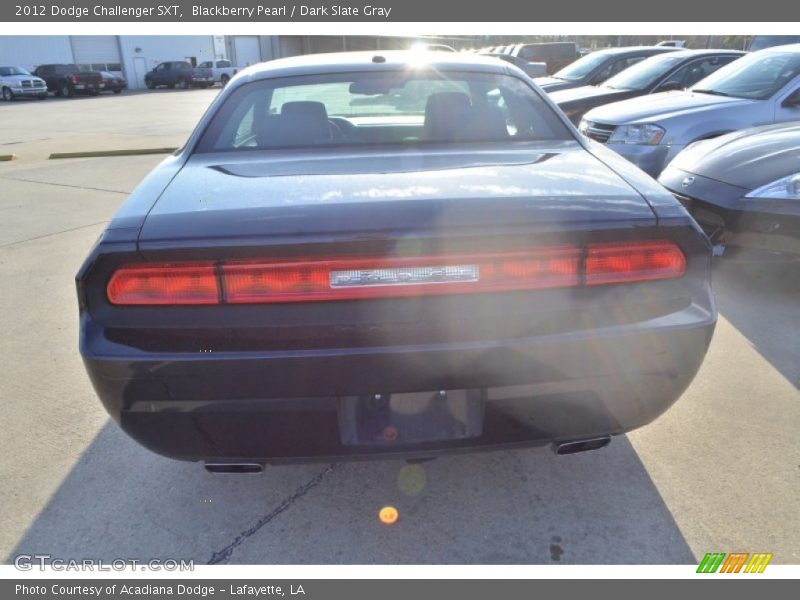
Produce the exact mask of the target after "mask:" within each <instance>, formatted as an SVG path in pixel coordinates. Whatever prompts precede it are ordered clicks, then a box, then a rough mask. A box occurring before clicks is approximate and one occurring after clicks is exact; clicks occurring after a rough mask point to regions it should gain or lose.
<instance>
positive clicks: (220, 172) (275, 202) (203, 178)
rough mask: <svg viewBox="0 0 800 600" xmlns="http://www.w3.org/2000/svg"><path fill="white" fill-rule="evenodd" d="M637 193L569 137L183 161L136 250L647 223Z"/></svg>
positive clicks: (647, 211)
mask: <svg viewBox="0 0 800 600" xmlns="http://www.w3.org/2000/svg"><path fill="white" fill-rule="evenodd" d="M654 224H655V216H654V213H653V211H652V210H651V208H650V206H649V205H648V203H647V202H646V200H645V199H644V198H643V197H642V196H641V194H639V193H638V192H637V191H636V190H634V189H633V188H632V187H631V186H630V185H629V184H628V183H627V182H626V181H624V180H623V179H622V178H621V177H619V176H618V175H617V174H616V173H615V172H614V171H613V170H611V169H610V168H609V167H607V166H606V165H604V164H603V163H602V162H600V161H599V160H598V159H597V158H595V157H594V156H592V155H591V154H589V153H588V152H587V151H586V150H585V149H584V148H583V147H582V146H581V145H580V144H578V143H577V142H555V143H547V144H542V143H537V144H525V145H521V146H519V147H517V148H515V149H502V150H497V149H486V148H484V149H480V148H473V149H470V150H469V151H456V150H452V149H430V150H425V151H420V150H418V149H415V150H404V151H398V150H391V151H376V150H374V149H373V150H370V151H368V152H367V151H363V150H360V151H352V150H344V149H339V150H337V151H335V152H331V151H326V152H324V153H320V152H318V151H313V152H311V151H308V152H300V151H296V152H291V153H288V152H286V151H281V152H280V153H275V152H237V153H230V154H227V153H218V154H205V155H203V154H198V155H194V156H192V157H191V158H190V159H189V161H188V162H187V164H186V165H185V166H184V167H183V168H182V170H181V171H180V172H179V173H178V175H177V176H176V177H175V178H174V179H173V180H172V182H171V183H170V184H169V186H168V187H167V188H166V190H165V191H164V192H163V194H162V195H161V197H160V198H159V200H158V201H157V203H156V204H155V205H154V206H153V208H152V210H151V211H150V213H149V214H148V216H147V218H146V220H145V223H144V225H143V227H142V230H141V234H140V237H139V244H140V250H142V251H143V252H147V250H148V249H161V248H164V247H167V246H170V247H174V246H176V245H177V246H184V247H192V246H195V245H204V244H206V245H207V244H208V243H215V242H214V241H215V240H216V241H217V242H218V243H219V244H220V245H225V244H227V243H231V244H233V245H243V244H247V245H260V244H267V245H272V244H282V243H288V244H296V243H305V242H313V241H315V240H324V241H327V242H335V241H337V240H342V241H352V240H357V239H365V238H371V239H374V238H381V239H392V238H398V239H399V238H404V239H405V238H408V237H409V236H426V235H431V236H448V235H460V236H469V235H485V234H487V232H488V233H490V234H492V235H502V234H504V233H519V232H520V231H526V232H549V233H558V232H566V231H571V230H581V229H583V230H585V229H595V230H596V229H603V228H614V227H623V228H629V227H632V226H652V225H654Z"/></svg>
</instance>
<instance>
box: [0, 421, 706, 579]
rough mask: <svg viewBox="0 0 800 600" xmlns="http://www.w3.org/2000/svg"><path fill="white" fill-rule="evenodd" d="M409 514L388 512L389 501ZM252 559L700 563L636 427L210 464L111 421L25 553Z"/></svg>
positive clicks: (33, 530)
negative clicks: (399, 456)
mask: <svg viewBox="0 0 800 600" xmlns="http://www.w3.org/2000/svg"><path fill="white" fill-rule="evenodd" d="M386 505H391V506H395V507H396V508H397V509H398V511H399V514H400V518H399V520H398V521H397V523H395V524H394V525H392V526H386V525H382V524H381V523H380V522H379V520H378V518H377V516H378V511H379V509H380V508H381V507H383V506H386ZM17 554H50V555H51V556H53V557H56V558H62V559H80V558H95V559H103V560H106V561H110V560H112V559H118V558H122V559H139V560H147V559H151V558H162V559H164V558H173V559H186V560H188V559H193V560H194V561H195V562H196V564H205V563H207V562H209V561H211V560H212V558H213V560H214V562H221V563H244V564H273V563H281V564H321V563H334V564H343V563H344V564H353V563H355V564H362V563H389V564H391V563H411V564H418V563H476V564H550V563H594V564H609V563H618V564H622V563H657V564H661V563H680V564H686V563H693V562H695V557H694V556H693V554H692V552H691V550H690V549H689V546H688V545H687V543H686V541H685V540H684V538H683V536H682V534H681V532H680V531H679V529H678V527H677V525H676V523H675V521H674V520H673V518H672V516H671V514H670V512H669V510H668V509H667V507H666V505H665V504H664V501H663V500H662V498H661V496H660V494H659V492H658V490H657V489H656V487H655V486H654V484H653V482H652V481H651V479H650V477H649V476H648V474H647V472H646V470H645V468H644V466H643V465H642V463H641V462H640V460H639V458H638V456H637V455H636V452H635V451H634V449H633V448H632V446H631V445H630V443H629V442H628V440H627V438H625V437H624V436H623V437H620V438H616V439H615V440H614V441H613V442H612V444H611V445H610V446H609V447H608V448H606V449H604V450H600V451H596V452H594V453H586V454H578V455H572V456H560V457H557V456H555V455H554V454H552V453H551V452H550V451H549V450H547V449H544V448H538V449H528V450H515V451H508V452H492V453H484V454H472V455H463V456H451V457H445V458H439V459H437V460H435V461H432V462H428V463H424V464H421V465H407V464H406V463H405V462H402V461H386V462H363V463H345V464H340V465H334V466H331V465H325V464H315V465H302V466H283V467H272V468H268V469H267V471H266V472H265V473H264V474H263V475H216V476H214V475H209V474H207V473H206V472H205V471H204V470H203V469H202V468H201V467H200V466H199V465H196V464H188V463H181V462H176V461H172V460H169V459H165V458H162V457H160V456H157V455H154V454H151V453H150V452H148V451H146V450H144V449H142V448H140V447H139V446H137V445H136V444H135V443H134V442H132V441H131V440H129V439H128V438H127V436H125V434H123V433H122V432H121V431H120V430H119V429H118V427H117V426H116V424H114V423H113V422H110V421H109V422H108V423H106V425H105V426H104V427H103V428H102V429H101V430H100V432H99V434H98V435H97V437H96V438H95V439H94V440H93V442H92V443H91V444H90V445H89V447H88V448H87V449H86V451H85V452H84V453H83V455H82V456H81V458H80V459H79V461H78V462H77V464H75V466H74V468H73V469H72V471H71V472H70V473H69V474H68V475H67V476H66V478H65V479H64V481H63V482H62V484H61V486H60V487H59V489H58V490H57V491H56V492H55V493H54V495H53V496H52V497H51V498H50V501H49V503H48V505H47V506H46V507H45V509H44V510H43V511H42V512H41V513H40V514H39V515H38V516H37V518H36V519H35V521H34V522H33V523H32V524H31V526H30V528H29V529H28V530H27V532H26V533H25V535H24V536H23V538H22V539H21V540H20V541H19V543H18V544H17V547H16V549H15V550H14V552H13V553H12V554H11V555H10V556H8V557H7V558H6V560H7V561H8V562H11V561H13V557H14V556H15V555H17Z"/></svg>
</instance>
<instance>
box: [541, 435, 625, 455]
mask: <svg viewBox="0 0 800 600" xmlns="http://www.w3.org/2000/svg"><path fill="white" fill-rule="evenodd" d="M610 443H611V436H610V435H604V436H602V437H597V438H590V439H588V440H574V441H571V442H558V443H555V444H553V452H555V453H556V454H558V455H560V456H563V455H566V454H577V453H578V452H588V451H589V450H599V449H600V448H605V447H606V446H608V445H609V444H610Z"/></svg>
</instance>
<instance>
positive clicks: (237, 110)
mask: <svg viewBox="0 0 800 600" xmlns="http://www.w3.org/2000/svg"><path fill="white" fill-rule="evenodd" d="M555 139H558V140H564V139H573V137H572V134H571V133H570V131H569V129H568V128H567V126H566V125H565V124H564V123H563V121H561V120H560V119H559V118H558V116H557V114H556V113H555V111H554V110H553V109H552V108H550V107H549V106H548V105H547V103H546V102H545V101H544V100H543V99H542V98H541V97H540V96H539V95H538V94H537V93H536V92H535V91H534V90H533V89H532V88H531V87H530V86H529V85H528V84H526V83H525V82H523V81H522V80H520V79H518V78H516V77H513V76H509V75H493V74H487V73H473V72H456V71H436V70H434V69H425V68H418V69H413V70H409V71H386V72H375V73H337V74H326V75H312V76H302V77H290V78H281V79H265V80H261V81H255V82H252V83H247V84H244V85H242V86H240V87H239V88H237V89H236V90H235V91H234V92H233V93H232V94H231V95H230V96H229V97H228V99H227V100H226V101H225V103H224V104H223V106H222V107H221V108H220V110H219V111H217V113H216V114H215V115H214V116H213V117H212V119H211V121H210V123H209V125H208V127H207V128H206V130H205V132H204V133H203V135H202V138H201V141H200V144H199V145H198V150H197V151H198V152H219V151H227V150H247V149H264V148H294V147H320V146H339V145H348V146H352V145H356V146H360V145H368V144H391V145H417V144H426V143H440V144H441V143H462V142H495V143H503V142H505V143H508V142H512V141H531V140H555Z"/></svg>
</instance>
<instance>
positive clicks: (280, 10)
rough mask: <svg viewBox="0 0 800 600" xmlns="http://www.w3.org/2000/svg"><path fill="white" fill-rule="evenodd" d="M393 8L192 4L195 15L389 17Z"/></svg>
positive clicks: (370, 6)
mask: <svg viewBox="0 0 800 600" xmlns="http://www.w3.org/2000/svg"><path fill="white" fill-rule="evenodd" d="M391 14H392V9H391V8H390V7H388V6H375V5H374V4H364V5H362V6H345V5H342V4H318V5H314V6H312V5H309V4H288V5H287V4H283V5H276V6H263V5H259V6H237V7H228V6H199V5H197V4H194V5H192V16H193V17H229V16H230V17H247V18H248V19H253V18H256V19H258V18H268V17H289V18H290V19H292V18H296V17H383V18H384V19H388V18H389V15H391Z"/></svg>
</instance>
